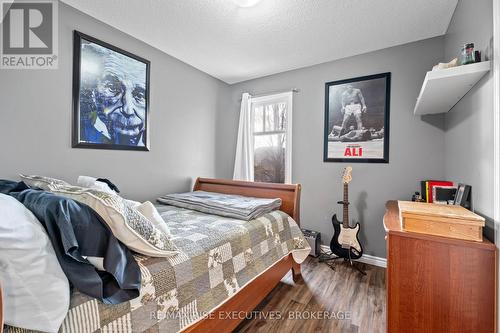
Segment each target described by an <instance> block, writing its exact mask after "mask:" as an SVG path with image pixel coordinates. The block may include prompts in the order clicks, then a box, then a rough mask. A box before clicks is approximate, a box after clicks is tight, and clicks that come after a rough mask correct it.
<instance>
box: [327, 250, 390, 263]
mask: <svg viewBox="0 0 500 333" xmlns="http://www.w3.org/2000/svg"><path fill="white" fill-rule="evenodd" d="M321 252H326V253H329V252H331V250H330V247H329V246H327V245H321ZM356 261H358V262H362V263H364V264H368V265H373V266H378V267H383V268H386V267H387V259H385V258H380V257H375V256H371V255H369V254H363V256H362V257H361V258H359V259H358V260H356Z"/></svg>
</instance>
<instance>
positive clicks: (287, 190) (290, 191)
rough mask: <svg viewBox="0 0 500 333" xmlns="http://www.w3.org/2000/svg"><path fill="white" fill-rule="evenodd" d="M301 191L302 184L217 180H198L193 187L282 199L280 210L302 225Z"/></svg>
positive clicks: (201, 189) (194, 188)
mask: <svg viewBox="0 0 500 333" xmlns="http://www.w3.org/2000/svg"><path fill="white" fill-rule="evenodd" d="M300 189H301V186H300V184H275V183H259V182H247V181H241V180H227V179H217V178H197V179H196V183H195V184H194V187H193V191H207V192H217V193H227V194H239V195H245V196H249V197H257V198H280V199H281V208H280V210H282V211H284V212H285V213H287V214H288V215H290V216H291V217H292V218H293V219H294V220H295V222H297V223H298V224H300Z"/></svg>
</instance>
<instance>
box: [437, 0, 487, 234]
mask: <svg viewBox="0 0 500 333" xmlns="http://www.w3.org/2000/svg"><path fill="white" fill-rule="evenodd" d="M492 12H493V2H492V0H461V1H459V3H458V5H457V8H456V10H455V14H454V16H453V19H452V21H451V23H450V26H449V28H448V32H447V34H446V36H445V39H444V45H445V59H446V61H448V60H447V59H452V58H454V57H456V56H457V55H458V53H459V50H460V48H461V46H462V45H463V44H464V43H467V42H474V43H475V47H476V49H479V50H481V51H482V53H483V56H486V58H491V53H492V46H491V43H492V36H493V15H492ZM493 119H494V118H493V71H491V72H490V73H489V74H486V75H485V76H484V77H483V78H482V79H481V80H480V81H479V83H478V84H477V85H476V86H474V87H473V88H472V90H471V91H469V93H468V94H467V95H466V96H465V97H464V98H463V99H462V100H461V101H460V102H459V103H458V104H457V105H456V106H455V107H454V108H453V109H452V110H451V111H450V112H448V113H447V114H446V121H445V122H446V134H445V149H444V154H445V177H446V178H448V179H449V180H452V181H455V182H462V183H466V184H469V185H471V186H472V193H473V197H472V200H473V207H474V209H475V210H476V212H477V213H479V214H481V215H483V216H485V217H486V218H487V220H488V225H489V226H490V227H491V228H492V227H493V220H492V219H493V207H494V202H493V183H492V182H493V172H494V171H493ZM488 229H489V228H488ZM488 235H489V237H490V238H491V239H492V231H491V230H490V229H489V230H488Z"/></svg>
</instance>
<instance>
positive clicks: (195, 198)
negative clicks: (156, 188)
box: [158, 191, 281, 221]
mask: <svg viewBox="0 0 500 333" xmlns="http://www.w3.org/2000/svg"><path fill="white" fill-rule="evenodd" d="M158 202H160V203H162V204H166V205H172V206H176V207H181V208H187V209H192V210H196V211H199V212H203V213H207V214H214V215H220V216H226V217H233V218H236V219H240V220H246V221H249V220H252V219H255V218H258V217H259V216H261V215H263V214H266V213H269V212H272V211H273V210H277V209H279V208H280V206H281V199H279V198H276V199H263V198H253V197H244V196H241V195H234V194H223V193H214V192H205V191H194V192H187V193H176V194H167V195H164V196H162V197H160V198H158Z"/></svg>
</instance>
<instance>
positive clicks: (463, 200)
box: [453, 183, 471, 208]
mask: <svg viewBox="0 0 500 333" xmlns="http://www.w3.org/2000/svg"><path fill="white" fill-rule="evenodd" d="M470 193H471V186H470V185H467V184H462V183H459V184H458V187H457V192H456V193H455V200H454V202H453V204H454V205H455V206H462V207H465V208H470Z"/></svg>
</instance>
